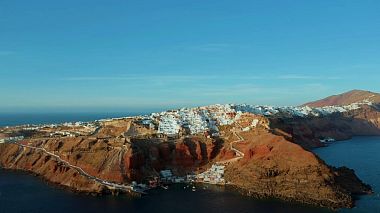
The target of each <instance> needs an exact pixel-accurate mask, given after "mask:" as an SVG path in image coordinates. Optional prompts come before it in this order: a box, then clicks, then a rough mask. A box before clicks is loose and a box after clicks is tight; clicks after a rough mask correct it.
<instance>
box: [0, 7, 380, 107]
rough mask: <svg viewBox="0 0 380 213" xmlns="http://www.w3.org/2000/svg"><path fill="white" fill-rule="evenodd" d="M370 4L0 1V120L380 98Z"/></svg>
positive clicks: (377, 27)
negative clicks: (356, 92) (353, 95)
mask: <svg viewBox="0 0 380 213" xmlns="http://www.w3.org/2000/svg"><path fill="white" fill-rule="evenodd" d="M379 11H380V2H379V1H377V0H373V1H369V0H360V1H354V0H341V1H333V0H319V1H305V0H281V1H278V0H276V1H270V0H266V1H261V0H260V1H254V0H249V1H242V0H233V1H232V0H231V1H223V0H215V1H214V0H155V1H145V0H136V1H132V0H123V1H122V0H120V1H116V0H108V1H96V0H91V1H78V0H75V1H72V0H65V1H51V0H44V1H41V0H34V1H26V0H25V1H20V0H12V1H10V0H3V1H0V98H1V105H0V112H28V111H42V112H44V111H52V112H53V111H54V112H55V111H94V112H95V111H146V110H148V111H149V110H154V109H166V108H177V107H181V106H197V105H207V104H213V103H250V104H271V105H297V104H301V103H304V102H307V101H310V100H314V99H318V98H322V97H324V96H328V95H331V94H335V93H340V92H344V91H347V90H351V89H365V90H372V91H375V92H376V91H377V92H380V84H379V79H380V78H379V77H380V70H379V68H380V48H379V47H380V15H379Z"/></svg>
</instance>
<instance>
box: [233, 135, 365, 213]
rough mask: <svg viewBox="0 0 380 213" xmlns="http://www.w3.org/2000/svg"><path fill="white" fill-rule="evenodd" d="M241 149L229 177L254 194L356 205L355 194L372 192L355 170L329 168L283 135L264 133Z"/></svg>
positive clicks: (334, 204)
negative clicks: (239, 156) (242, 155)
mask: <svg viewBox="0 0 380 213" xmlns="http://www.w3.org/2000/svg"><path fill="white" fill-rule="evenodd" d="M243 137H244V135H243ZM238 148H239V149H240V150H243V151H244V153H245V155H244V158H243V159H242V160H240V161H239V162H237V163H235V164H231V165H230V166H228V168H227V170H226V179H227V180H228V181H230V182H231V183H232V184H233V185H235V186H237V187H238V188H240V189H243V191H244V192H245V193H246V194H248V195H251V196H255V197H277V198H280V199H285V200H291V201H299V202H303V203H310V204H313V205H316V204H317V205H321V206H328V207H331V208H342V207H352V206H353V205H354V201H353V198H352V196H351V195H352V194H365V193H370V192H371V188H370V187H369V186H367V185H365V184H363V183H362V182H361V181H360V180H359V179H358V178H357V177H356V176H355V174H354V173H353V171H352V170H349V171H347V170H346V169H343V168H339V169H336V168H332V167H329V166H327V165H326V164H325V163H324V162H323V161H322V160H320V159H319V158H318V157H317V156H315V155H314V154H313V153H312V152H308V151H305V150H304V149H302V147H300V146H298V145H296V144H294V143H291V142H289V141H287V140H285V139H284V138H283V137H281V136H276V135H273V134H271V133H266V134H262V135H260V136H257V137H254V138H249V139H247V140H246V141H245V142H243V143H241V144H239V145H238Z"/></svg>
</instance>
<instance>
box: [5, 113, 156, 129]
mask: <svg viewBox="0 0 380 213" xmlns="http://www.w3.org/2000/svg"><path fill="white" fill-rule="evenodd" d="M145 114H149V113H147V112H145V113H128V112H114V113H34V114H31V113H29V114H28V113H18V114H13V113H0V126H14V125H22V124H52V123H64V122H72V121H94V120H97V119H103V118H117V117H126V116H135V115H145Z"/></svg>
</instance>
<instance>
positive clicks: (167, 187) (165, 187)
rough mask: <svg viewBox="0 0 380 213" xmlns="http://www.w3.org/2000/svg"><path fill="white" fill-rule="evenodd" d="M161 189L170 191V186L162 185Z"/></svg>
mask: <svg viewBox="0 0 380 213" xmlns="http://www.w3.org/2000/svg"><path fill="white" fill-rule="evenodd" d="M161 188H163V189H169V186H162V185H161Z"/></svg>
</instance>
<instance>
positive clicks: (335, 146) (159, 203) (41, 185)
mask: <svg viewBox="0 0 380 213" xmlns="http://www.w3.org/2000/svg"><path fill="white" fill-rule="evenodd" d="M130 115H133V114H128V115H126V114H123V113H121V114H96V115H94V114H92V115H91V114H88V115H81V116H76V115H71V117H65V116H63V115H62V114H60V115H57V117H55V118H53V117H49V116H47V117H46V118H40V117H39V118H37V120H33V119H34V116H31V117H22V116H21V117H22V118H20V117H19V118H20V119H17V118H12V119H10V120H7V121H4V120H2V119H0V121H1V120H2V123H1V125H4V126H8V125H19V124H25V123H29V124H31V123H34V124H38V123H61V122H69V121H77V120H82V121H91V120H95V119H101V118H108V117H124V116H130ZM104 116H105V117H104ZM1 118H4V117H1ZM379 150H380V137H356V138H353V139H351V140H347V141H341V142H335V143H332V144H330V145H329V146H328V147H324V148H318V149H315V150H314V152H315V153H316V154H317V155H319V156H320V157H321V158H322V159H323V160H325V161H326V162H327V163H328V164H330V165H334V166H343V165H345V166H348V167H350V168H353V169H355V171H356V173H357V174H358V176H359V177H360V178H361V179H362V180H363V181H364V182H366V183H369V184H370V185H371V186H372V187H373V189H374V191H375V193H374V194H373V195H365V196H359V197H358V201H357V203H356V207H355V208H353V209H341V210H339V212H350V213H351V212H352V213H354V212H355V213H356V212H380V195H379V191H380V181H379V180H380V155H379ZM3 212H4V213H13V212H14V213H16V212H28V213H40V212H41V213H45V212H56V213H60V212H62V213H64V212H65V213H66V212H81V213H86V212H89V213H90V212H91V213H97V212H118V213H120V212H132V213H134V212H136V213H137V212H138V213H140V212H141V213H145V212H146V213H148V212H149V213H151V212H159V213H160V212H162V213H171V212H176V213H178V212H181V213H190V212H196V213H203V212H205V213H206V212H207V213H210V212H211V213H212V212H215V213H224V212H225V213H229V212H231V213H245V212H247V213H248V212H257V213H261V212H262V213H267V212H274V213H302V212H308V213H314V212H315V213H323V212H332V211H331V210H328V209H325V208H317V207H312V206H308V205H302V204H298V203H289V202H283V201H280V200H276V199H255V198H250V197H246V196H242V195H240V194H239V193H238V192H236V191H234V190H231V189H226V188H224V187H215V186H214V187H213V186H197V187H196V191H192V190H191V187H186V185H171V186H169V189H166V190H165V189H157V190H151V191H149V193H148V194H147V195H144V196H143V197H141V198H136V197H130V196H128V195H119V196H112V195H103V196H92V195H85V194H78V193H74V192H71V191H68V190H64V189H61V188H59V187H57V186H55V185H52V184H49V183H47V182H45V181H44V180H42V179H41V178H40V177H36V176H33V175H31V174H29V173H26V172H22V171H11V170H3V169H0V213H3Z"/></svg>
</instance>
